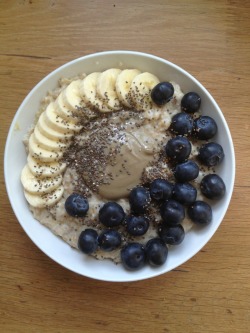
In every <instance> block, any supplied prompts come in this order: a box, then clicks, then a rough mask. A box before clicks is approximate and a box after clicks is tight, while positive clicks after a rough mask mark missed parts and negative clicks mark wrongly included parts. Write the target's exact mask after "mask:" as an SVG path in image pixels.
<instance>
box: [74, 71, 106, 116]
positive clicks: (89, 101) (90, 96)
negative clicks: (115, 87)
mask: <svg viewBox="0 0 250 333" xmlns="http://www.w3.org/2000/svg"><path fill="white" fill-rule="evenodd" d="M100 74H101V73H99V72H94V73H91V74H89V75H87V76H86V77H85V78H84V79H83V80H82V82H81V85H80V93H81V95H82V98H83V100H84V102H85V104H86V105H87V106H89V107H90V108H93V109H97V110H98V111H100V112H110V111H111V110H110V108H109V107H108V106H107V105H106V104H105V103H104V102H103V100H102V99H101V98H99V97H98V96H97V92H96V86H97V81H98V79H99V76H100Z"/></svg>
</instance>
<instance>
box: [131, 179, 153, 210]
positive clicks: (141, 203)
mask: <svg viewBox="0 0 250 333" xmlns="http://www.w3.org/2000/svg"><path fill="white" fill-rule="evenodd" d="M150 201H151V200H150V193H149V191H148V190H147V189H146V188H145V187H142V186H138V187H135V188H133V189H132V190H131V192H130V194H129V203H130V206H131V210H132V211H133V213H135V214H144V213H145V212H146V210H147V208H148V206H149V204H150Z"/></svg>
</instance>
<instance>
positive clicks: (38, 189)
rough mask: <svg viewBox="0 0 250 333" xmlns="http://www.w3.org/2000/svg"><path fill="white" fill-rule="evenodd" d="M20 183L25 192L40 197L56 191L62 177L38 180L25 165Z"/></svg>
mask: <svg viewBox="0 0 250 333" xmlns="http://www.w3.org/2000/svg"><path fill="white" fill-rule="evenodd" d="M21 182H22V184H23V187H24V189H25V190H26V191H27V192H29V193H33V194H35V193H36V194H41V195H42V194H44V193H49V192H52V191H54V190H55V189H57V188H58V187H59V186H60V185H61V183H62V175H58V176H54V177H46V178H39V177H37V176H34V175H33V173H32V172H31V171H30V168H29V166H28V164H26V165H25V167H24V168H23V170H22V173H21Z"/></svg>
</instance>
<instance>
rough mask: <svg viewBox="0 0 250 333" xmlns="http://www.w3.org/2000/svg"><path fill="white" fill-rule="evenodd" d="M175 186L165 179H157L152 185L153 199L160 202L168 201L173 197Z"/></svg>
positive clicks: (151, 194) (151, 193)
mask: <svg viewBox="0 0 250 333" xmlns="http://www.w3.org/2000/svg"><path fill="white" fill-rule="evenodd" d="M172 189H173V185H172V184H171V183H169V182H168V181H167V180H165V179H160V178H159V179H155V180H153V182H152V183H151V185H150V189H149V191H150V196H151V198H152V199H154V200H157V201H160V200H167V199H168V198H170V197H171V195H172Z"/></svg>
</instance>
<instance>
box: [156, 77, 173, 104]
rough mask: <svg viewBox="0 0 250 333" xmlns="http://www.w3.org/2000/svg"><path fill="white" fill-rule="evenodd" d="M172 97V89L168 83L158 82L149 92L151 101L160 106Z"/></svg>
mask: <svg viewBox="0 0 250 333" xmlns="http://www.w3.org/2000/svg"><path fill="white" fill-rule="evenodd" d="M173 95H174V87H173V85H172V84H171V83H170V82H160V83H158V84H157V85H156V86H155V87H154V88H153V89H152V91H151V98H152V101H153V102H154V103H155V104H157V105H159V106H162V105H164V104H166V103H167V102H169V101H170V100H171V98H172V97H173Z"/></svg>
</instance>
